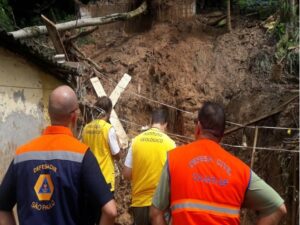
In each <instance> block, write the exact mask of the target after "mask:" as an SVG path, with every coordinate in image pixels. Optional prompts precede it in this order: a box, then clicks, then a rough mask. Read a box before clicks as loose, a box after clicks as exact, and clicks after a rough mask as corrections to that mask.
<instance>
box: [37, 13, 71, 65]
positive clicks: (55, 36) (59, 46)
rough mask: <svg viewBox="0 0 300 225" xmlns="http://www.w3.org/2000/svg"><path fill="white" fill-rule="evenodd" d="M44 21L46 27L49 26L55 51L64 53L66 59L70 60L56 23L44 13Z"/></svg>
mask: <svg viewBox="0 0 300 225" xmlns="http://www.w3.org/2000/svg"><path fill="white" fill-rule="evenodd" d="M42 21H43V23H44V24H45V25H46V28H47V30H48V33H49V37H50V39H51V41H52V43H53V46H54V48H55V51H56V52H57V53H58V54H64V55H65V58H66V61H69V59H68V55H67V52H66V49H65V47H64V45H63V42H62V40H61V38H60V35H59V33H58V31H57V29H56V26H55V24H54V23H53V22H52V21H51V20H49V19H48V18H47V17H45V16H44V15H42Z"/></svg>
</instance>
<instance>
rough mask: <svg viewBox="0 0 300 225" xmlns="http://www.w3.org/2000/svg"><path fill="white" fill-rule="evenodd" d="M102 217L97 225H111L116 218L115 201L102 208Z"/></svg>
mask: <svg viewBox="0 0 300 225" xmlns="http://www.w3.org/2000/svg"><path fill="white" fill-rule="evenodd" d="M101 211H102V215H101V219H100V223H99V225H109V224H110V225H113V224H114V222H115V218H116V217H117V208H116V203H115V200H110V201H109V202H107V203H106V204H105V205H104V206H103V207H102V210H101Z"/></svg>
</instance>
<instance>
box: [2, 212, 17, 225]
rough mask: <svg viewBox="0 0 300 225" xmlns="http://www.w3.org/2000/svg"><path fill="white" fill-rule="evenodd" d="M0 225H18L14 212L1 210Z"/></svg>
mask: <svg viewBox="0 0 300 225" xmlns="http://www.w3.org/2000/svg"><path fill="white" fill-rule="evenodd" d="M0 225H16V221H15V218H14V215H13V213H12V212H6V211H0Z"/></svg>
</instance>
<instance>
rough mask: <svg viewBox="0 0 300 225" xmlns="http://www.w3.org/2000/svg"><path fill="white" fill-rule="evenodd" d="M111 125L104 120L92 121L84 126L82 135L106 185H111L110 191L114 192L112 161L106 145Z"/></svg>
mask: <svg viewBox="0 0 300 225" xmlns="http://www.w3.org/2000/svg"><path fill="white" fill-rule="evenodd" d="M111 127H112V125H111V124H109V123H107V122H106V121H105V120H93V121H92V122H90V123H89V124H87V125H85V127H84V129H83V133H82V141H83V143H85V144H87V145H88V146H90V149H91V151H92V152H93V153H94V155H95V157H96V159H97V161H98V163H99V166H100V169H101V171H102V173H103V176H104V178H105V180H106V183H108V184H110V185H111V191H114V190H115V170H114V161H113V157H112V154H111V151H110V147H109V143H108V133H109V129H110V128H111Z"/></svg>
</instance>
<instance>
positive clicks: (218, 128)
mask: <svg viewBox="0 0 300 225" xmlns="http://www.w3.org/2000/svg"><path fill="white" fill-rule="evenodd" d="M198 120H199V122H200V123H201V127H202V129H203V130H205V131H206V132H209V133H211V134H213V135H214V136H215V137H216V138H219V139H220V138H222V137H223V134H224V130H225V112H224V109H223V107H222V106H220V105H219V104H217V103H213V102H204V103H203V105H202V107H201V108H200V109H199V112H198Z"/></svg>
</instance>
